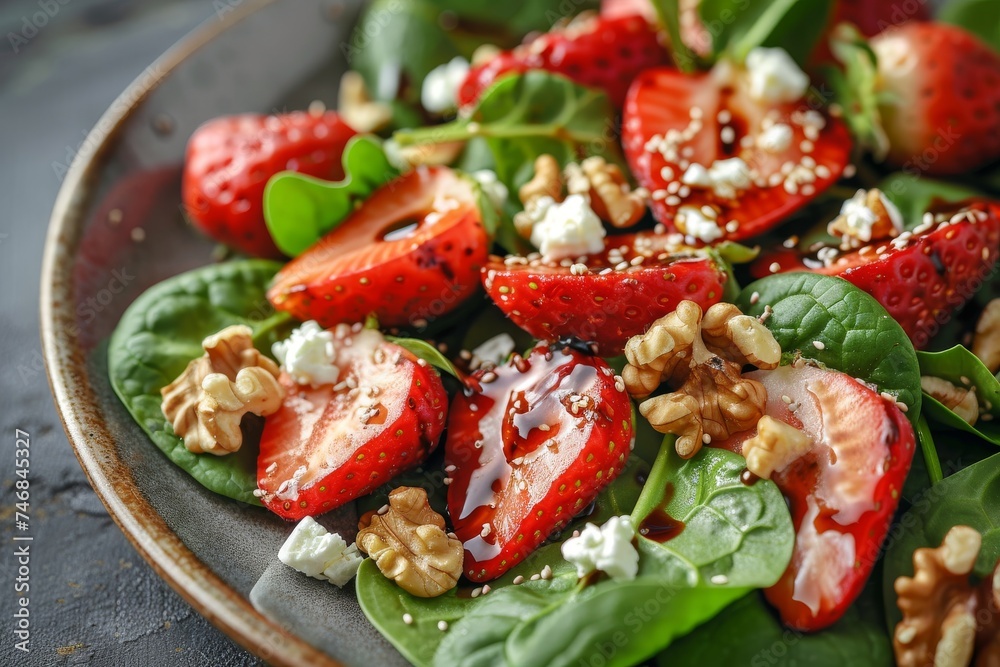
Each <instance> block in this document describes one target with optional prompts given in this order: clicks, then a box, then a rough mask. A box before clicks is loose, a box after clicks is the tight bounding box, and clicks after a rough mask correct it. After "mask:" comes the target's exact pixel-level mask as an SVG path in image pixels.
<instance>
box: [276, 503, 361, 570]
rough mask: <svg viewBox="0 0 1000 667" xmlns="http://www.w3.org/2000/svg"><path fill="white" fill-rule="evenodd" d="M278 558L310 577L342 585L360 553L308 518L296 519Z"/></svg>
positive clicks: (356, 567)
mask: <svg viewBox="0 0 1000 667" xmlns="http://www.w3.org/2000/svg"><path fill="white" fill-rule="evenodd" d="M278 560H280V561H281V562H282V563H284V564H285V565H287V566H289V567H291V568H292V569H294V570H298V571H299V572H301V573H302V574H305V575H308V576H310V577H312V578H313V579H320V580H322V581H329V582H330V583H332V584H335V585H337V586H343V585H344V584H346V583H347V582H348V581H350V580H351V579H353V578H354V575H356V574H357V573H358V567H360V565H361V561H363V560H364V556H362V555H361V553H360V552H359V551H358V547H357V545H355V544H351V545H350V546H348V545H347V542H345V541H344V538H342V537H341V536H340V535H338V534H337V533H328V532H327V531H326V528H324V527H323V526H321V525H319V524H318V523H316V521H315V520H314V519H313V518H312V517H308V516H307V517H306V518H304V519H302V521H299V523H298V525H297V526H295V529H294V530H292V534H291V535H289V536H288V539H287V540H285V543H284V544H282V545H281V549H280V550H279V551H278Z"/></svg>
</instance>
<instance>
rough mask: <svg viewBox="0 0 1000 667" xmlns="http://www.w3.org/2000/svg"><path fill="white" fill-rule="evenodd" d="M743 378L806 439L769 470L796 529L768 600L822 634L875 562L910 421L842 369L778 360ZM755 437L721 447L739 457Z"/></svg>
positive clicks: (906, 462) (796, 624)
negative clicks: (799, 451)
mask: <svg viewBox="0 0 1000 667" xmlns="http://www.w3.org/2000/svg"><path fill="white" fill-rule="evenodd" d="M747 377H750V378H752V379H754V380H757V381H759V382H761V383H763V384H764V387H765V388H766V389H767V408H766V409H767V414H768V415H769V416H770V417H772V418H774V419H777V420H778V421H781V422H784V423H786V424H790V425H792V426H794V427H795V428H798V429H800V430H801V431H802V432H804V433H805V435H806V436H807V437H808V438H809V440H810V445H809V448H808V450H806V452H805V453H804V454H803V455H801V456H800V457H799V458H795V459H793V460H792V461H790V462H789V463H788V464H787V467H783V468H782V469H780V470H776V471H775V472H774V473H773V474H772V475H771V479H772V480H773V481H774V482H775V483H776V484H777V485H778V488H779V489H781V492H782V493H783V494H784V495H785V498H786V499H787V501H788V504H789V509H790V510H791V513H792V522H793V523H794V525H795V532H796V535H795V550H794V552H793V554H792V561H791V563H790V564H789V566H788V569H787V570H786V571H785V573H784V575H782V577H781V579H780V580H779V581H778V583H777V584H775V585H774V586H772V587H771V588H769V589H768V590H767V591H766V596H767V599H768V600H770V602H771V604H773V605H774V606H775V607H777V608H778V611H779V612H780V614H781V618H782V620H783V621H784V622H785V623H786V624H787V625H789V626H791V627H793V628H797V629H799V630H807V631H810V630H820V629H822V628H825V627H827V626H829V625H831V624H832V623H834V622H835V621H836V620H837V619H838V618H840V617H841V615H843V613H844V612H845V611H846V610H847V608H848V607H849V606H850V605H851V603H852V602H854V600H855V598H857V596H858V594H859V593H861V589H862V588H864V585H865V582H866V581H867V580H868V576H869V575H870V574H871V571H872V567H874V565H875V563H876V561H878V559H879V556H880V553H881V552H880V549H881V546H882V542H883V540H884V539H885V536H886V533H887V532H888V529H889V523H890V521H891V520H892V515H893V513H894V512H895V511H896V506H897V504H898V503H899V496H900V492H901V491H902V488H903V482H904V480H905V479H906V475H907V472H908V471H909V469H910V461H911V460H912V458H913V451H914V447H915V439H914V434H913V427H912V426H911V425H910V422H908V421H907V420H906V417H905V416H904V415H903V413H902V412H901V411H900V409H899V408H898V407H897V406H896V403H895V402H894V401H892V400H890V399H889V398H886V397H885V396H883V395H881V394H879V393H877V392H876V391H873V390H872V389H871V388H869V387H868V386H866V385H863V384H861V383H860V382H859V381H858V380H856V379H854V378H852V377H851V376H849V375H847V374H846V373H841V372H840V371H834V370H825V369H820V368H816V367H814V366H808V365H804V366H802V367H800V368H796V367H795V366H782V367H780V368H778V369H776V370H773V371H755V372H752V373H748V374H747ZM755 434H756V430H753V431H748V432H744V433H741V434H739V435H737V436H735V437H733V438H731V439H730V440H729V441H726V442H724V443H717V446H720V447H725V448H727V449H732V450H734V451H736V452H738V453H742V451H741V449H742V444H743V442H744V441H745V440H747V439H748V438H749V437H751V436H753V435H755Z"/></svg>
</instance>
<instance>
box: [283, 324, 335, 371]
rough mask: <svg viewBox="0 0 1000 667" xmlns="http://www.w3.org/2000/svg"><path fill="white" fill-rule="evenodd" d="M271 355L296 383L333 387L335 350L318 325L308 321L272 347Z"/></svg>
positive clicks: (328, 333)
mask: <svg viewBox="0 0 1000 667" xmlns="http://www.w3.org/2000/svg"><path fill="white" fill-rule="evenodd" d="M271 352H273V353H274V357H275V359H277V360H278V363H280V364H281V368H282V370H284V371H285V372H286V373H288V374H289V375H290V376H291V377H292V379H293V380H295V381H296V382H297V383H299V384H309V385H312V386H314V387H316V386H319V385H321V384H335V383H336V382H337V378H338V377H339V376H340V369H339V368H337V367H336V366H335V365H334V361H335V360H336V358H337V350H336V348H335V347H334V342H333V334H332V333H330V332H329V331H326V330H325V329H323V327H321V326H320V325H319V323H318V322H315V321H309V322H306V323H304V324H303V325H302V326H300V327H299V328H298V329H295V330H293V331H292V333H291V335H289V337H288V338H287V339H285V340H282V341H278V342H277V343H275V344H274V345H272V346H271Z"/></svg>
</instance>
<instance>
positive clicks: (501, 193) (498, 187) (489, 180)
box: [470, 169, 509, 208]
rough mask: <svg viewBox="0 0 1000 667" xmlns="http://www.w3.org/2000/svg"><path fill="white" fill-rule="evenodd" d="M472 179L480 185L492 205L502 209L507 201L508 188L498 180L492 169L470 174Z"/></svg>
mask: <svg viewBox="0 0 1000 667" xmlns="http://www.w3.org/2000/svg"><path fill="white" fill-rule="evenodd" d="M470 175H471V176H472V178H474V179H476V182H477V183H479V187H481V188H482V189H483V194H485V195H486V196H487V197H488V198H489V200H490V203H492V204H493V205H494V206H495V207H497V208H501V207H503V205H504V203H505V202H506V201H507V195H508V194H509V193H508V191H507V186H506V185H504V184H503V183H502V182H501V181H500V179H498V178H497V173H496V172H495V171H493V170H491V169H480V170H479V171H474V172H472V174H470Z"/></svg>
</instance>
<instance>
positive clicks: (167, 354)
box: [108, 260, 291, 505]
mask: <svg viewBox="0 0 1000 667" xmlns="http://www.w3.org/2000/svg"><path fill="white" fill-rule="evenodd" d="M280 267H281V265H280V264H278V263H276V262H268V261H263V260H242V261H235V262H227V263H225V264H217V265H213V266H206V267H204V268H201V269H195V270H194V271H189V272H187V273H182V274H181V275H178V276H174V277H173V278H170V279H168V280H165V281H163V282H162V283H159V284H158V285H155V286H153V287H151V288H150V289H148V290H147V291H146V292H144V293H143V294H142V295H141V296H140V297H139V298H138V299H136V300H135V302H134V303H133V304H132V305H131V306H129V308H128V310H126V311H125V314H124V315H123V316H122V319H121V321H120V322H119V323H118V326H117V327H116V328H115V331H114V333H113V334H112V335H111V341H110V343H109V345H108V371H109V374H110V377H111V386H112V387H114V390H115V393H117V394H118V397H119V398H121V400H122V403H124V404H125V407H126V408H128V411H129V412H130V413H131V414H132V417H133V418H135V420H136V421H137V422H138V423H139V425H140V426H141V427H142V429H143V430H144V431H146V433H148V434H149V437H150V438H152V440H153V442H154V443H156V446H157V447H159V448H160V450H161V451H163V453H164V454H166V455H167V457H168V458H169V459H170V460H171V461H173V462H174V463H176V464H177V465H178V466H180V467H181V468H183V469H184V470H186V471H187V472H188V473H189V474H190V475H191V476H192V477H194V478H195V479H196V480H198V482H200V483H201V484H202V485H203V486H205V487H206V488H207V489H209V490H211V491H214V492H216V493H219V494H221V495H224V496H227V497H229V498H233V499H235V500H240V501H242V502H245V503H249V504H252V505H260V501H259V500H257V499H256V498H255V497H254V496H253V490H254V489H256V488H257V474H256V470H257V449H256V447H254V446H251V445H250V444H249V443H246V444H244V446H243V447H242V448H241V449H240V451H239V452H237V453H235V454H230V455H228V456H214V455H212V454H192V453H191V452H189V451H188V450H187V449H186V448H185V447H184V442H183V440H181V438H179V437H178V436H177V435H176V434H174V431H173V428H172V427H171V426H170V423H169V422H168V421H167V419H166V417H164V416H163V412H162V411H161V410H160V402H161V398H160V389H161V388H162V387H165V386H166V385H168V384H170V383H171V382H173V381H174V380H175V379H176V378H177V376H179V375H180V374H181V373H182V372H183V371H184V369H185V368H186V367H187V365H188V362H190V361H191V360H192V359H194V358H196V357H200V356H201V355H202V354H203V353H204V350H203V349H202V347H201V342H202V340H204V338H205V337H207V336H209V335H211V334H213V333H215V332H217V331H219V330H220V329H223V328H225V327H227V326H230V325H233V324H245V325H247V326H249V327H250V328H252V329H253V330H254V342H255V344H256V345H257V347H258V348H259V349H261V350H263V351H267V352H269V351H270V349H271V344H272V343H273V342H275V341H277V340H280V339H281V338H283V337H284V335H285V334H287V331H286V329H287V328H290V326H291V322H290V320H289V317H288V315H287V314H286V313H275V312H274V310H273V308H272V307H271V304H270V303H269V302H268V300H267V297H266V296H265V292H266V289H267V284H268V282H269V281H270V280H271V277H272V276H273V275H274V274H275V272H276V271H277V270H278V269H279V268H280Z"/></svg>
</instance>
